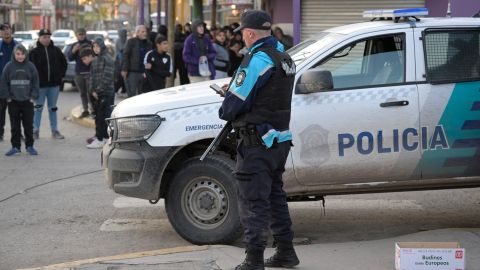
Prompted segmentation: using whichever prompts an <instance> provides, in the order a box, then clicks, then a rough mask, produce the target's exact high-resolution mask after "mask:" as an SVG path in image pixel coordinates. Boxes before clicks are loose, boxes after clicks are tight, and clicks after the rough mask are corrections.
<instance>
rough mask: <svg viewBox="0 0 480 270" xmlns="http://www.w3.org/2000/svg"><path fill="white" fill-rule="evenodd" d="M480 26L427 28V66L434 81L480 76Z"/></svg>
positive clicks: (428, 79) (465, 79)
mask: <svg viewBox="0 0 480 270" xmlns="http://www.w3.org/2000/svg"><path fill="white" fill-rule="evenodd" d="M479 37H480V30H478V29H475V30H466V29H460V30H452V29H449V30H426V31H425V32H424V40H425V42H424V50H425V59H426V63H425V68H426V75H427V81H428V82H430V83H451V82H460V81H472V80H478V79H480V67H479V66H480V57H479V53H480V43H479Z"/></svg>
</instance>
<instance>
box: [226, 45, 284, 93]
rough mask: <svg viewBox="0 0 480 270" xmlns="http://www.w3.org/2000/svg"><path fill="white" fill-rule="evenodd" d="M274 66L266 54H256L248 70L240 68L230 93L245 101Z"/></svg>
mask: <svg viewBox="0 0 480 270" xmlns="http://www.w3.org/2000/svg"><path fill="white" fill-rule="evenodd" d="M273 66H274V64H273V61H272V59H270V57H269V56H268V55H267V54H266V53H264V52H257V53H255V54H254V55H253V57H252V59H251V60H250V63H249V64H248V66H247V67H246V68H239V70H238V71H237V73H236V74H235V79H234V80H233V81H232V84H231V85H230V90H229V91H230V93H232V94H233V95H235V96H236V97H238V98H239V99H241V100H243V101H245V100H246V99H247V97H248V95H249V94H250V93H251V92H252V89H254V87H255V85H256V83H257V81H258V80H259V78H261V77H262V76H263V75H264V74H265V73H266V72H267V71H268V70H270V69H271V68H272V67H273ZM263 81H265V80H263Z"/></svg>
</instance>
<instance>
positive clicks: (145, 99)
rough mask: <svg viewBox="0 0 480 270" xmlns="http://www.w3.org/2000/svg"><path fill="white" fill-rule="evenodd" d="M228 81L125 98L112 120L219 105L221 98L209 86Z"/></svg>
mask: <svg viewBox="0 0 480 270" xmlns="http://www.w3.org/2000/svg"><path fill="white" fill-rule="evenodd" d="M229 82H230V79H219V80H212V81H207V82H200V83H192V84H186V85H181V86H175V87H171V88H166V89H162V90H157V91H152V92H149V93H145V94H141V95H137V96H134V97H131V98H127V99H125V100H123V101H121V102H120V103H118V104H117V105H116V106H115V109H114V110H113V112H112V118H117V117H127V116H134V115H144V114H157V113H158V112H162V111H168V110H175V109H181V108H185V107H192V106H199V105H204V104H211V103H221V102H222V101H223V98H222V97H220V96H219V95H218V94H217V93H215V91H213V90H212V89H211V88H210V85H211V84H214V83H215V84H217V85H219V86H222V85H224V84H228V83H229Z"/></svg>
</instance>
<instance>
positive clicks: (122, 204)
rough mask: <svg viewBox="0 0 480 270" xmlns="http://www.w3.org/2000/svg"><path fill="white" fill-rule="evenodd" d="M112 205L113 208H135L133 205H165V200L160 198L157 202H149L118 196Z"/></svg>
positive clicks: (162, 206)
mask: <svg viewBox="0 0 480 270" xmlns="http://www.w3.org/2000/svg"><path fill="white" fill-rule="evenodd" d="M113 206H114V207H115V208H130V207H131V208H135V207H161V208H164V207H165V201H164V200H160V201H158V203H157V204H151V203H150V202H149V201H147V200H144V199H137V198H129V197H118V198H116V199H115V200H114V201H113Z"/></svg>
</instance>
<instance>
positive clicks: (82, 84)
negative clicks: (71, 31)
mask: <svg viewBox="0 0 480 270" xmlns="http://www.w3.org/2000/svg"><path fill="white" fill-rule="evenodd" d="M76 34H77V40H78V41H77V42H75V43H74V44H73V45H72V49H71V50H70V51H69V52H68V61H74V60H75V85H76V86H77V88H78V91H79V92H80V98H81V100H82V107H83V112H82V114H81V115H80V117H87V116H88V115H89V112H88V103H89V102H90V103H91V102H92V100H91V99H89V97H88V88H87V85H88V80H89V79H90V78H89V77H88V76H89V74H90V67H88V66H86V65H84V64H83V62H82V60H80V56H79V53H80V50H81V49H83V48H92V41H90V40H89V39H87V31H85V28H79V29H77V33H76Z"/></svg>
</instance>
